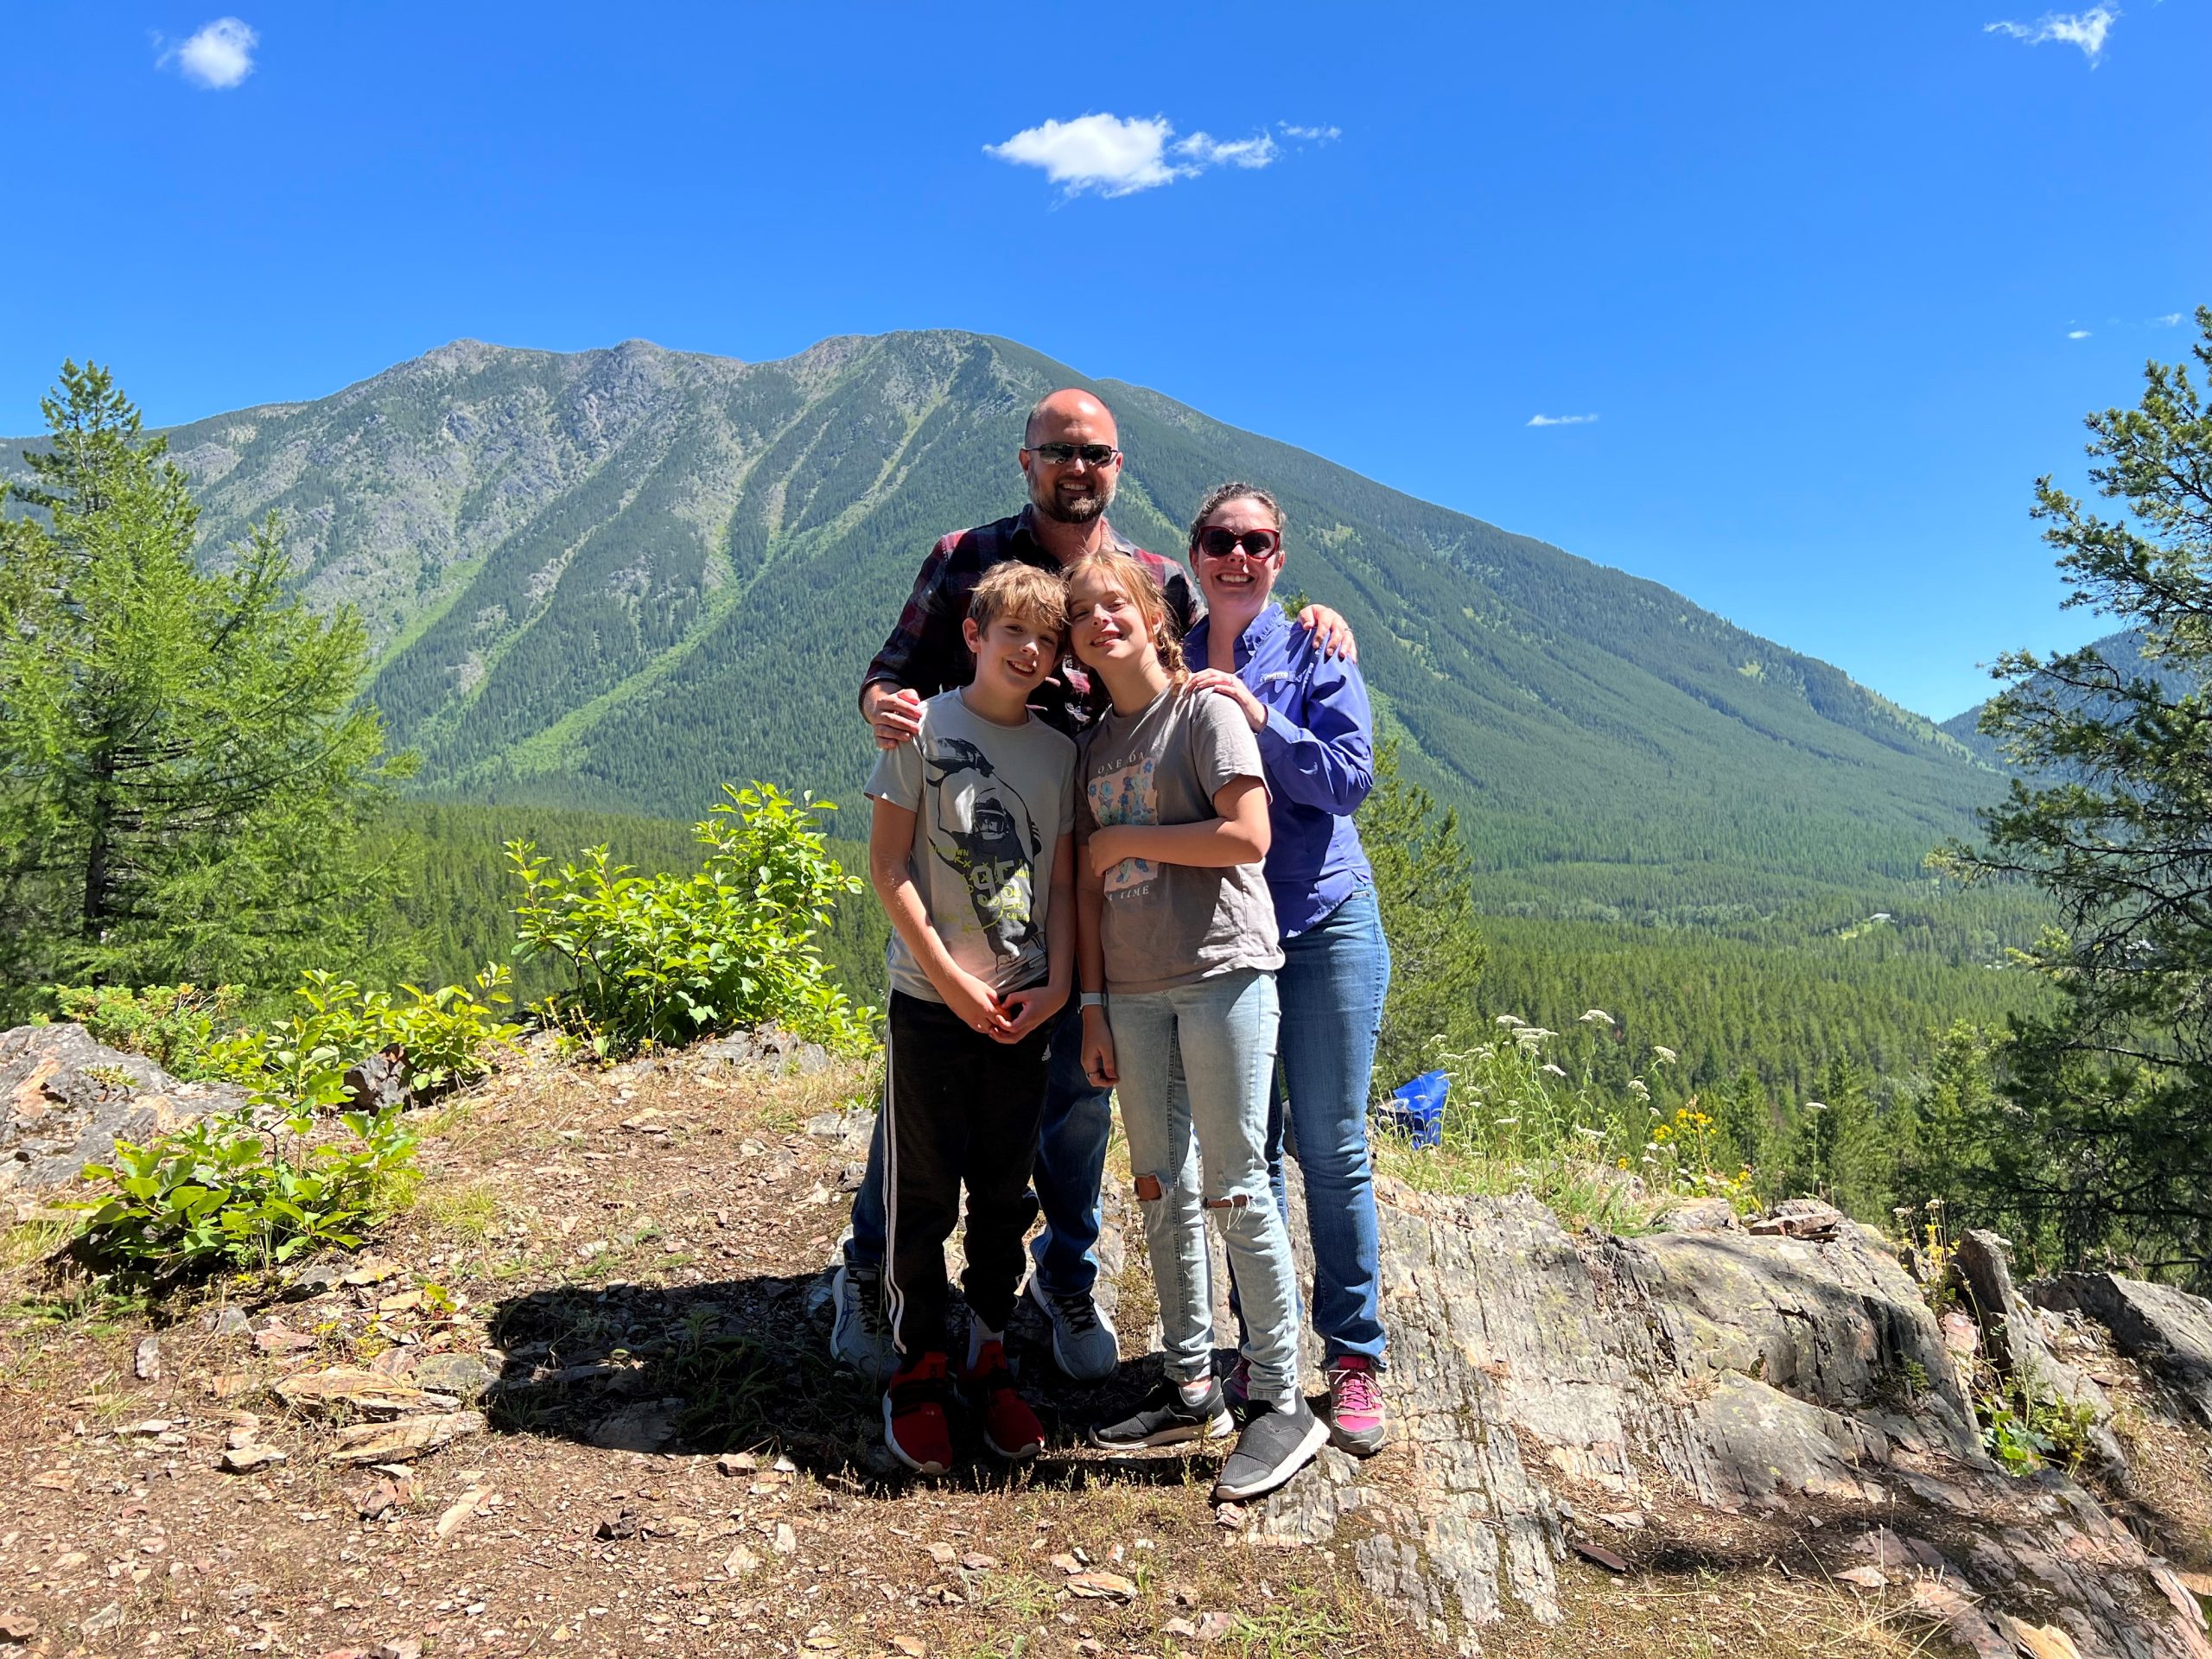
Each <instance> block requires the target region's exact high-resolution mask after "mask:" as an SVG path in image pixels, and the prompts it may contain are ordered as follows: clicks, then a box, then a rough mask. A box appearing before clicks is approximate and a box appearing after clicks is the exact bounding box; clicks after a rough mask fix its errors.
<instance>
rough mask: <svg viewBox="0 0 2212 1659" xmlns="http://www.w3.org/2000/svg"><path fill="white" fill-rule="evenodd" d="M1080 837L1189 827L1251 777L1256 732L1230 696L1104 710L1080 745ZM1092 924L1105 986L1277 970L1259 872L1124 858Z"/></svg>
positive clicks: (1153, 987)
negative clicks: (1227, 790)
mask: <svg viewBox="0 0 2212 1659" xmlns="http://www.w3.org/2000/svg"><path fill="white" fill-rule="evenodd" d="M1082 771H1083V789H1082V791H1081V798H1080V799H1079V800H1078V802H1077V810H1076V817H1077V823H1078V824H1079V825H1080V827H1081V830H1082V833H1083V834H1084V835H1085V836H1088V835H1089V834H1090V832H1091V831H1092V830H1093V829H1099V828H1101V827H1103V826H1106V825H1111V824H1117V823H1160V824H1175V823H1200V822H1202V821H1203V820H1205V819H1207V818H1211V817H1214V816H1215V812H1214V806H1213V798H1214V796H1215V794H1216V793H1217V791H1219V790H1220V789H1221V788H1222V786H1223V785H1225V784H1227V783H1229V782H1230V780H1231V779H1237V778H1257V779H1262V781H1263V782H1264V781H1265V779H1266V776H1267V774H1266V772H1265V771H1264V770H1263V769H1262V766H1261V764H1260V745H1259V740H1258V739H1256V738H1255V737H1254V736H1253V734H1252V728H1251V727H1250V726H1249V725H1248V724H1246V722H1245V720H1244V715H1243V711H1242V710H1240V709H1238V708H1237V707H1236V704H1235V703H1234V702H1230V700H1229V699H1228V698H1227V697H1224V696H1219V695H1217V693H1214V692H1211V691H1202V692H1199V693H1198V694H1196V695H1195V696H1194V695H1192V694H1191V693H1190V692H1188V691H1185V690H1184V689H1183V688H1181V687H1179V686H1171V687H1169V688H1168V689H1167V690H1166V691H1163V692H1161V693H1160V696H1157V697H1156V698H1154V700H1153V701H1152V702H1151V703H1149V704H1148V705H1147V706H1146V707H1145V708H1143V709H1140V710H1138V711H1137V712H1136V713H1135V714H1133V715H1124V714H1122V713H1120V712H1119V711H1118V710H1112V709H1109V711H1108V712H1107V713H1106V714H1105V715H1103V716H1101V717H1100V719H1099V721H1098V723H1097V725H1096V728H1095V729H1094V730H1093V731H1092V733H1091V735H1090V741H1089V742H1088V743H1087V744H1086V745H1085V746H1084V753H1083V766H1082ZM1104 885H1105V889H1106V902H1105V906H1104V909H1103V912H1102V914H1101V918H1100V923H1099V933H1100V942H1101V944H1103V946H1104V949H1105V956H1106V987H1107V988H1108V989H1109V990H1111V991H1164V990H1167V989H1169V988H1173V987H1174V986H1177V985H1188V984H1191V983H1192V982H1195V981H1198V980H1201V979H1205V978H1208V977H1210V976H1212V975H1215V974H1225V973H1229V972H1231V971H1233V970H1235V969H1239V968H1262V969H1274V968H1280V967H1281V966H1282V950H1281V945H1280V944H1278V943H1277V942H1276V938H1275V906H1274V900H1273V899H1270V898H1269V897H1268V883H1267V879H1266V876H1265V874H1263V868H1262V866H1261V865H1258V864H1233V865H1228V866H1224V867H1221V868H1202V867H1200V866H1198V865H1194V864H1164V863H1159V862H1156V861H1153V860H1151V859H1143V858H1125V859H1123V860H1122V861H1121V862H1120V863H1119V864H1117V865H1116V866H1115V867H1114V868H1112V869H1110V870H1109V871H1107V872H1106V878H1105V883H1104Z"/></svg>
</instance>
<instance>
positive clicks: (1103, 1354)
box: [1029, 1274, 1122, 1383]
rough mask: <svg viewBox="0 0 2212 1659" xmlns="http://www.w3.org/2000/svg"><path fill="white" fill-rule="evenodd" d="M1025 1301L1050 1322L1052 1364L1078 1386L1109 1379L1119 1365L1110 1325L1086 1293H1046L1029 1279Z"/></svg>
mask: <svg viewBox="0 0 2212 1659" xmlns="http://www.w3.org/2000/svg"><path fill="white" fill-rule="evenodd" d="M1029 1300H1032V1301H1033V1302H1035V1303H1036V1304H1037V1306H1039V1307H1041V1308H1043V1309H1044V1310H1045V1317H1046V1319H1050V1320H1051V1321H1052V1363H1054V1364H1056V1365H1058V1367H1059V1368H1060V1369H1061V1370H1064V1371H1065V1372H1066V1373H1067V1374H1068V1375H1069V1376H1071V1377H1073V1378H1074V1379H1075V1380H1076V1381H1077V1382H1078V1383H1096V1382H1097V1381H1098V1380H1099V1379H1101V1378H1102V1377H1108V1376H1113V1374H1114V1368H1115V1367H1116V1365H1118V1364H1120V1363H1122V1350H1121V1345H1120V1343H1119V1341H1118V1339H1117V1338H1116V1336H1115V1333H1114V1322H1113V1321H1112V1320H1111V1319H1108V1318H1107V1317H1106V1310H1105V1309H1104V1308H1103V1307H1101V1306H1098V1303H1097V1301H1096V1299H1095V1298H1093V1297H1092V1295H1091V1294H1090V1292H1089V1291H1087V1290H1069V1291H1058V1290H1047V1289H1046V1288H1045V1286H1044V1282H1043V1281H1041V1280H1039V1278H1038V1277H1037V1275H1036V1274H1030V1275H1029Z"/></svg>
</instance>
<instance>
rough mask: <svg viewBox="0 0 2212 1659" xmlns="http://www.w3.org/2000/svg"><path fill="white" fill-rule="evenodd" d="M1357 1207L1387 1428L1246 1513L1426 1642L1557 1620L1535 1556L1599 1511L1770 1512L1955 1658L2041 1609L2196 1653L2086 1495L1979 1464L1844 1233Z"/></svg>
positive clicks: (2128, 1639) (2137, 1656) (1883, 1272)
mask: <svg viewBox="0 0 2212 1659" xmlns="http://www.w3.org/2000/svg"><path fill="white" fill-rule="evenodd" d="M1386 1185H1389V1184H1386ZM1301 1208H1302V1204H1301V1203H1300V1201H1299V1199H1298V1198H1297V1195H1295V1194H1294V1204H1293V1211H1294V1215H1295V1214H1297V1213H1298V1212H1299V1211H1300V1209H1301ZM1381 1220H1382V1228H1383V1273H1384V1315H1385V1319H1386V1322H1387V1324H1388V1325H1389V1331H1390V1335H1391V1370H1390V1373H1389V1382H1388V1385H1387V1387H1388V1393H1389V1400H1390V1402H1391V1405H1392V1407H1393V1408H1394V1410H1395V1413H1396V1423H1395V1431H1396V1433H1397V1436H1398V1438H1399V1440H1401V1442H1402V1443H1403V1444H1404V1446H1405V1449H1404V1450H1403V1451H1402V1452H1396V1453H1394V1454H1392V1455H1390V1456H1388V1457H1385V1458H1383V1459H1378V1460H1376V1461H1375V1462H1373V1463H1369V1464H1358V1463H1355V1462H1353V1461H1352V1460H1351V1459H1347V1458H1344V1457H1343V1456H1341V1455H1340V1454H1338V1453H1336V1452H1325V1453H1324V1455H1323V1458H1322V1460H1321V1468H1320V1469H1319V1471H1318V1472H1317V1473H1315V1474H1310V1475H1308V1476H1306V1478H1301V1479H1300V1480H1298V1481H1295V1482H1294V1483H1293V1484H1291V1485H1290V1486H1289V1487H1288V1488H1287V1489H1285V1490H1284V1491H1281V1492H1279V1493H1277V1494H1275V1495H1274V1497H1272V1498H1270V1499H1269V1500H1268V1502H1267V1503H1265V1504H1264V1505H1263V1506H1262V1507H1261V1508H1259V1509H1258V1510H1256V1511H1255V1524H1254V1525H1253V1526H1252V1527H1251V1528H1250V1529H1249V1532H1250V1535H1251V1537H1252V1539H1253V1541H1255V1544H1258V1545H1260V1546H1262V1547H1265V1546H1268V1545H1271V1544H1285V1545H1287V1544H1294V1543H1320V1542H1324V1541H1334V1542H1335V1543H1336V1544H1337V1545H1338V1547H1339V1548H1344V1547H1348V1548H1350V1550H1351V1554H1352V1555H1353V1558H1354V1559H1355V1560H1357V1563H1358V1567H1359V1570H1360V1572H1361V1573H1362V1575H1363V1578H1364V1579H1365V1580H1366V1582H1367V1583H1368V1585H1369V1586H1370V1589H1372V1590H1373V1591H1374V1592H1376V1595H1377V1596H1378V1597H1380V1598H1381V1599H1383V1601H1384V1602H1385V1603H1386V1605H1389V1606H1391V1607H1392V1608H1394V1609H1395V1610H1396V1611H1399V1612H1400V1613H1401V1614H1402V1615H1403V1616H1404V1617H1405V1618H1407V1619H1408V1622H1409V1623H1411V1624H1414V1626H1415V1627H1417V1628H1420V1629H1422V1630H1426V1631H1427V1633H1428V1634H1429V1635H1430V1636H1431V1637H1433V1638H1435V1639H1437V1640H1439V1641H1440V1642H1443V1643H1446V1644H1447V1645H1450V1646H1452V1647H1456V1648H1457V1649H1458V1650H1459V1651H1461V1652H1463V1653H1479V1652H1480V1651H1482V1641H1483V1631H1484V1629H1485V1628H1487V1627H1491V1626H1494V1625H1497V1624H1499V1623H1500V1622H1501V1621H1503V1620H1505V1619H1507V1618H1510V1617H1515V1616H1520V1617H1527V1618H1534V1619H1535V1620H1537V1621H1539V1622H1542V1623H1550V1622H1554V1621H1556V1620H1558V1619H1559V1618H1560V1617H1561V1609H1560V1563H1561V1562H1562V1561H1563V1560H1565V1559H1566V1557H1567V1554H1568V1553H1569V1550H1570V1548H1572V1547H1573V1543H1574V1542H1575V1541H1577V1540H1578V1539H1586V1538H1587V1537H1588V1535H1589V1533H1590V1531H1592V1530H1594V1529H1595V1525H1594V1523H1595V1522H1597V1521H1598V1520H1599V1516H1602V1515H1605V1514H1606V1513H1607V1512H1608V1511H1617V1512H1625V1513H1627V1514H1629V1515H1631V1516H1649V1518H1650V1519H1651V1521H1652V1522H1655V1523H1656V1524H1655V1526H1654V1529H1653V1532H1652V1534H1651V1536H1653V1537H1654V1538H1659V1537H1662V1536H1663V1537H1665V1538H1666V1539H1668V1540H1669V1548H1671V1549H1673V1550H1675V1552H1676V1553H1679V1552H1680V1549H1681V1546H1683V1545H1684V1544H1688V1545H1689V1546H1691V1547H1692V1548H1694V1547H1695V1546H1696V1544H1697V1541H1698V1540H1699V1539H1700V1537H1701V1536H1703V1537H1707V1538H1712V1537H1715V1536H1717V1535H1719V1533H1720V1532H1722V1531H1730V1530H1732V1531H1733V1532H1734V1533H1736V1534H1739V1535H1740V1534H1745V1532H1746V1529H1750V1530H1751V1531H1752V1532H1755V1531H1756V1529H1758V1527H1759V1526H1761V1525H1763V1524H1770V1523H1782V1522H1784V1521H1785V1518H1786V1523H1787V1524H1788V1525H1789V1526H1792V1527H1796V1528H1802V1527H1803V1526H1804V1525H1805V1524H1806V1523H1807V1522H1808V1521H1809V1522H1814V1523H1815V1529H1814V1531H1813V1532H1812V1533H1810V1534H1802V1533H1801V1534H1800V1536H1804V1537H1808V1538H1813V1539H1815V1540H1816V1541H1815V1549H1816V1550H1818V1549H1820V1548H1827V1549H1828V1550H1829V1551H1830V1552H1831V1553H1834V1554H1837V1556H1838V1559H1837V1560H1835V1561H1834V1563H1832V1564H1831V1563H1827V1562H1826V1561H1825V1560H1824V1562H1823V1565H1824V1566H1826V1565H1832V1566H1833V1567H1834V1568H1835V1569H1837V1570H1841V1569H1846V1568H1848V1567H1851V1566H1852V1565H1853V1563H1854V1562H1860V1563H1863V1562H1866V1561H1868V1560H1874V1561H1876V1562H1877V1563H1878V1561H1879V1560H1880V1559H1881V1558H1882V1555H1883V1553H1884V1551H1885V1549H1886V1550H1889V1551H1891V1554H1894V1555H1896V1556H1897V1559H1896V1560H1892V1561H1891V1567H1890V1568H1888V1569H1885V1571H1887V1572H1889V1573H1890V1576H1891V1579H1892V1580H1893V1581H1894V1582H1897V1583H1898V1584H1900V1585H1908V1584H1914V1583H1917V1584H1918V1585H1922V1586H1927V1587H1926V1588H1925V1589H1924V1590H1920V1591H1917V1592H1916V1594H1915V1600H1916V1603H1917V1604H1918V1605H1921V1606H1922V1607H1923V1610H1924V1611H1926V1612H1927V1613H1928V1615H1929V1617H1931V1618H1938V1619H1940V1620H1942V1622H1943V1623H1944V1624H1946V1625H1947V1626H1948V1631H1949V1634H1950V1636H1951V1637H1952V1638H1953V1640H1954V1641H1955V1642H1956V1643H1960V1644H1962V1645H1963V1646H1964V1647H1965V1648H1966V1649H1967V1650H1974V1649H1986V1650H1997V1649H1989V1648H1988V1644H1989V1643H1999V1644H2000V1646H2001V1648H2002V1649H2004V1650H2010V1649H2011V1648H2012V1643H2011V1641H2010V1640H2009V1635H2008V1633H2009V1631H2010V1630H2012V1629H2014V1628H2028V1629H2033V1630H2043V1629H2047V1628H2053V1627H2055V1628H2057V1629H2060V1630H2065V1631H2066V1632H2067V1633H2068V1635H2069V1637H2071V1638H2072V1640H2073V1641H2074V1643H2075V1646H2076V1647H2077V1649H2078V1650H2079V1651H2080V1652H2081V1653H2082V1655H2083V1656H2085V1659H2093V1656H2100V1655H2101V1656H2111V1659H2212V1645H2208V1643H2207V1642H2206V1640H2205V1635H2204V1628H2203V1621H2202V1617H2201V1615H2200V1614H2199V1613H2198V1612H2197V1611H2196V1607H2195V1605H2194V1603H2193V1602H2191V1601H2190V1600H2189V1599H2188V1598H2187V1597H2186V1596H2183V1597H2182V1598H2181V1599H2180V1600H2179V1601H2177V1600H2176V1599H2174V1597H2173V1586H2172V1585H2171V1582H2162V1580H2163V1579H2167V1578H2168V1577H2169V1575H2166V1574H2164V1573H2163V1569H2162V1568H2161V1567H2159V1566H2158V1563H2157V1562H2155V1561H2154V1560H2152V1558H2151V1557H2149V1556H2148V1555H2146V1554H2145V1552H2144V1550H2143V1549H2142V1548H2141V1547H2140V1546H2139V1544H2138V1543H2137V1542H2136V1541H2135V1540H2134V1539H2133V1536H2132V1535H2130V1534H2129V1533H2128V1532H2127V1531H2126V1529H2125V1528H2124V1527H2122V1526H2120V1524H2119V1523H2118V1522H2115V1521H2114V1520H2113V1518H2112V1517H2111V1516H2109V1515H2107V1513H2106V1512H2105V1510H2103V1509H2102V1507H2101V1505H2100V1504H2099V1503H2098V1502H2097V1501H2096V1499H2095V1498H2094V1497H2092V1496H2091V1495H2090V1494H2089V1493H2088V1491H2085V1490H2083V1489H2082V1487H2081V1486H2079V1485H2078V1484H2075V1482H2073V1481H2071V1480H2070V1479H2069V1478H2066V1477H2064V1476H2063V1475H2061V1474H2059V1473H2057V1472H2056V1471H2044V1472H2043V1473H2041V1474H2040V1475H2038V1476H2037V1477H2035V1478H2030V1479H2021V1478H2013V1477H2010V1476H2007V1475H2005V1474H2004V1473H2002V1472H2001V1471H1999V1470H1997V1469H1996V1468H1995V1467H1994V1466H1993V1465H1991V1464H1990V1462H1989V1461H1988V1459H1986V1457H1985V1456H1984V1454H1983V1453H1982V1452H1981V1450H1980V1442H1979V1437H1978V1434H1977V1433H1976V1431H1975V1429H1974V1425H1973V1418H1972V1414H1971V1410H1970V1408H1969V1406H1968V1403H1967V1401H1966V1399H1965V1397H1964V1396H1963V1395H1962V1394H1961V1391H1960V1389H1959V1385H1958V1383H1957V1381H1956V1378H1955V1374H1954V1371H1953V1368H1952V1366H1951V1364H1950V1363H1949V1359H1948V1355H1947V1353H1946V1351H1945V1348H1944V1345H1943V1341H1942V1333H1941V1331H1940V1329H1939V1327H1938V1325H1937V1324H1936V1319H1935V1318H1934V1316H1933V1315H1932V1314H1931V1313H1929V1309H1928V1307H1927V1305H1926V1303H1925V1302H1924V1301H1923V1300H1922V1298H1921V1295H1920V1294H1919V1292H1918V1290H1917V1288H1916V1287H1915V1285H1914V1284H1913V1283H1912V1281H1911V1280H1910V1278H1909V1277H1907V1275H1906V1274H1905V1273H1904V1269H1903V1268H1900V1267H1899V1266H1898V1265H1897V1262H1896V1261H1895V1260H1894V1259H1893V1258H1892V1257H1891V1255H1890V1253H1889V1251H1888V1249H1886V1247H1885V1246H1884V1245H1883V1243H1881V1241H1880V1240H1879V1239H1878V1237H1877V1236H1875V1235H1873V1234H1872V1233H1871V1232H1869V1231H1867V1230H1865V1229H1863V1228H1861V1227H1859V1226H1857V1225H1856V1224H1850V1223H1844V1224H1842V1225H1840V1226H1839V1227H1837V1228H1836V1229H1835V1230H1834V1232H1833V1234H1831V1235H1829V1236H1826V1237H1825V1238H1820V1239H1808V1238H1798V1237H1790V1236H1786V1235H1778V1236H1749V1235H1746V1234H1745V1233H1741V1232H1737V1231H1733V1230H1721V1231H1710V1232H1683V1233H1668V1234H1657V1235H1654V1236H1649V1237H1644V1238H1637V1239H1610V1238H1599V1237H1580V1238H1578V1237H1575V1236H1570V1235H1569V1234H1568V1233H1567V1231H1566V1230H1564V1229H1563V1228H1562V1227H1561V1226H1560V1224H1559V1222H1558V1220H1557V1219H1556V1218H1555V1217H1554V1216H1553V1215H1552V1214H1551V1212H1550V1211H1548V1210H1546V1209H1545V1208H1544V1207H1543V1206H1542V1205H1540V1204H1538V1203H1536V1202H1535V1200H1534V1199H1533V1198H1526V1197H1522V1198H1466V1197H1452V1196H1437V1195H1427V1194H1418V1193H1414V1192H1408V1191H1407V1190H1405V1189H1403V1188H1398V1187H1395V1186H1393V1187H1392V1188H1391V1190H1389V1192H1387V1196H1386V1198H1385V1200H1384V1202H1383V1205H1382V1207H1381ZM1303 1232H1304V1229H1303V1227H1302V1226H1300V1227H1297V1228H1294V1233H1295V1234H1296V1235H1298V1238H1297V1243H1298V1246H1299V1248H1300V1251H1301V1253H1303V1252H1304V1250H1305V1248H1306V1241H1305V1239H1304V1237H1303ZM1302 1265H1306V1266H1308V1267H1309V1268H1310V1258H1309V1259H1308V1261H1307V1262H1306V1263H1305V1264H1302ZM1309 1342H1310V1338H1309ZM1308 1357H1309V1359H1313V1360H1316V1361H1318V1357H1319V1356H1318V1354H1316V1353H1309V1356H1308ZM1637 1536H1638V1537H1639V1538H1641V1537H1643V1536H1644V1535H1643V1534H1642V1533H1638V1534H1637ZM1885 1538H1886V1539H1889V1540H1891V1543H1889V1544H1885V1542H1884V1540H1885ZM1931 1539H1932V1540H1934V1541H1932V1542H1931V1541H1929V1540H1931ZM1870 1540H1872V1542H1871V1543H1870V1542H1869V1541H1870ZM1897 1541H1902V1542H1897ZM1615 1542H1616V1544H1617V1545H1620V1539H1619V1535H1615ZM1620 1547H1622V1548H1628V1547H1627V1546H1626V1545H1620ZM1900 1552H1901V1553H1900ZM1845 1556H1849V1557H1850V1559H1844V1557H1845ZM2008 1621H2009V1622H2008Z"/></svg>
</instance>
